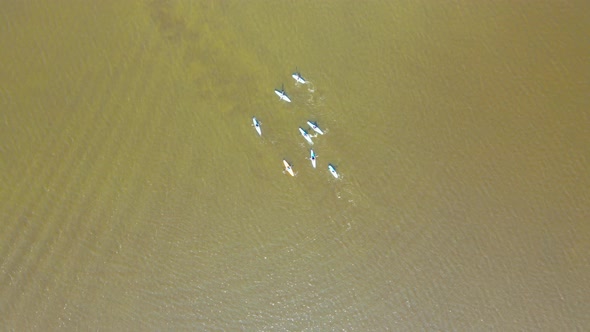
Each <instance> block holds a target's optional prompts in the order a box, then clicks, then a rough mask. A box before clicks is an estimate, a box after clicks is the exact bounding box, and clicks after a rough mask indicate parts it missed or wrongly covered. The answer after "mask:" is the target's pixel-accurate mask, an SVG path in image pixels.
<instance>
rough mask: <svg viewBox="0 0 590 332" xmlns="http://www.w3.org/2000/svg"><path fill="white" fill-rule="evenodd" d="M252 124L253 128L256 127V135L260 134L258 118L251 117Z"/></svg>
mask: <svg viewBox="0 0 590 332" xmlns="http://www.w3.org/2000/svg"><path fill="white" fill-rule="evenodd" d="M252 124H253V125H254V128H255V129H256V132H257V133H258V135H259V136H262V129H261V128H260V122H259V121H258V119H256V117H252Z"/></svg>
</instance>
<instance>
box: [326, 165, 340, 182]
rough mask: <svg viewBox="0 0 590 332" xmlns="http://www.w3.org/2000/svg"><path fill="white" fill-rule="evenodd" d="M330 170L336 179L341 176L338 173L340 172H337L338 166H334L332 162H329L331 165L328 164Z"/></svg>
mask: <svg viewBox="0 0 590 332" xmlns="http://www.w3.org/2000/svg"><path fill="white" fill-rule="evenodd" d="M328 170H329V171H330V174H332V176H333V177H334V178H336V179H337V178H339V177H340V175H339V174H338V172H336V168H335V167H334V166H332V164H329V165H328Z"/></svg>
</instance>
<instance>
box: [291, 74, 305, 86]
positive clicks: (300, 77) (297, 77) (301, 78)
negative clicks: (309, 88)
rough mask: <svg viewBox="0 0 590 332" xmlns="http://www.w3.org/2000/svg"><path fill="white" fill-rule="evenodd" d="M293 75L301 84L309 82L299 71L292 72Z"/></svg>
mask: <svg viewBox="0 0 590 332" xmlns="http://www.w3.org/2000/svg"><path fill="white" fill-rule="evenodd" d="M291 77H293V79H294V80H295V81H296V82H297V83H299V84H305V83H307V81H306V80H305V78H303V77H302V76H301V75H300V74H299V73H293V74H291Z"/></svg>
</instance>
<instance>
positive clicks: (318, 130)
mask: <svg viewBox="0 0 590 332" xmlns="http://www.w3.org/2000/svg"><path fill="white" fill-rule="evenodd" d="M307 124H308V125H309V126H310V127H311V129H313V131H315V132H316V133H318V134H320V135H323V134H324V132H323V131H322V130H321V129H320V127H318V125H317V124H316V123H315V122H311V121H307Z"/></svg>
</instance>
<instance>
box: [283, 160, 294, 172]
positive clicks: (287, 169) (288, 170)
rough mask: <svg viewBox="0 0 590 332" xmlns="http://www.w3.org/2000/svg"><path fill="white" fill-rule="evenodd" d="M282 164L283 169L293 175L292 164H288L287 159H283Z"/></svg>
mask: <svg viewBox="0 0 590 332" xmlns="http://www.w3.org/2000/svg"><path fill="white" fill-rule="evenodd" d="M283 165H285V171H287V173H289V174H291V176H295V173H293V166H292V165H291V164H289V162H288V161H286V160H285V159H283Z"/></svg>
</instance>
